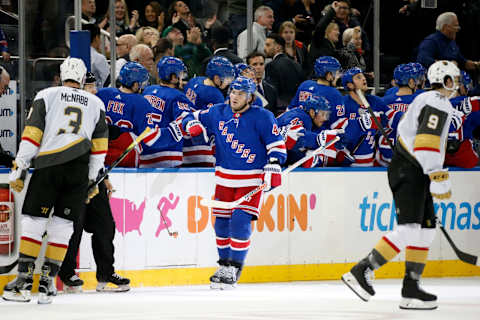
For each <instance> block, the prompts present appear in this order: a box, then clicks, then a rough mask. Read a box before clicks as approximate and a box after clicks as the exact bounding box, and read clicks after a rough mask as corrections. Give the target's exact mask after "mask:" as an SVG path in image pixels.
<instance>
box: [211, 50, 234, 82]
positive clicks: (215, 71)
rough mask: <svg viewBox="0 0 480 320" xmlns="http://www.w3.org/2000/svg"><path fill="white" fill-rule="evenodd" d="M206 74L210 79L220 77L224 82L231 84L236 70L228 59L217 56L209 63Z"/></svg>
mask: <svg viewBox="0 0 480 320" xmlns="http://www.w3.org/2000/svg"><path fill="white" fill-rule="evenodd" d="M205 73H206V75H207V77H209V78H210V79H213V77H215V76H218V77H219V78H220V79H221V80H222V81H225V80H227V82H228V81H230V82H231V81H232V80H233V78H234V77H235V68H234V66H233V64H232V63H231V62H230V60H228V59H227V58H225V57H220V56H216V57H213V58H212V59H211V60H210V61H209V62H208V64H207V69H206V70H205ZM228 79H230V80H228Z"/></svg>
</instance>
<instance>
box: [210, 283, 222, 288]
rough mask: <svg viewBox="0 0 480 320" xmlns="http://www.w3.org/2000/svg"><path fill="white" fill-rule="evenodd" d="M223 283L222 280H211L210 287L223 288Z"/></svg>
mask: <svg viewBox="0 0 480 320" xmlns="http://www.w3.org/2000/svg"><path fill="white" fill-rule="evenodd" d="M222 288H223V283H221V282H210V289H212V290H222Z"/></svg>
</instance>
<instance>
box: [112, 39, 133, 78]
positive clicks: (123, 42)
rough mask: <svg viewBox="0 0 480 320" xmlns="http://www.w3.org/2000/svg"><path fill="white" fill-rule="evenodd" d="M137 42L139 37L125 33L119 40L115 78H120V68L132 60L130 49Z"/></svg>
mask: <svg viewBox="0 0 480 320" xmlns="http://www.w3.org/2000/svg"><path fill="white" fill-rule="evenodd" d="M136 44H137V38H136V37H135V36H134V35H133V34H124V35H123V36H120V38H118V40H117V62H116V64H115V72H116V75H115V78H118V74H119V73H120V69H122V67H123V65H124V64H125V63H127V62H128V61H130V57H129V54H130V50H132V48H133V47H134V46H135V45H136Z"/></svg>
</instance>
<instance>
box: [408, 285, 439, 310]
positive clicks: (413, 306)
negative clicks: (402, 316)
mask: <svg viewBox="0 0 480 320" xmlns="http://www.w3.org/2000/svg"><path fill="white" fill-rule="evenodd" d="M437 307H438V303H437V296H436V295H433V294H430V293H428V292H425V291H424V290H422V289H421V288H420V286H419V280H415V279H411V278H408V277H405V278H404V279H403V288H402V300H400V309H409V310H433V309H437Z"/></svg>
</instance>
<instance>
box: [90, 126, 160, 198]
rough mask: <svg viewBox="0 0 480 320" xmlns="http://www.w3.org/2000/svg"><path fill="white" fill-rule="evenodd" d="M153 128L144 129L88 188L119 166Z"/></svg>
mask: <svg viewBox="0 0 480 320" xmlns="http://www.w3.org/2000/svg"><path fill="white" fill-rule="evenodd" d="M151 130H152V129H151V128H150V127H147V128H145V130H143V132H142V133H140V135H139V136H138V137H137V138H136V139H135V140H134V141H133V142H132V143H130V145H129V146H128V147H127V148H126V149H125V151H123V152H122V154H121V155H120V156H119V157H118V158H117V160H115V161H114V162H113V163H112V165H111V166H110V167H109V168H108V169H107V170H105V171H104V172H103V173H102V174H101V175H99V176H98V177H97V179H96V180H95V181H94V182H93V183H92V184H90V185H89V186H88V189H90V188H92V187H94V186H96V185H97V184H99V183H100V182H102V181H103V180H104V179H105V178H106V177H107V176H108V174H109V173H110V171H112V170H113V168H115V167H116V166H118V165H119V164H120V162H122V160H123V159H124V158H125V157H126V156H127V155H128V153H129V152H130V151H132V150H133V148H135V147H136V146H137V145H138V144H140V142H142V140H143V139H145V137H146V136H147V135H148V134H149V133H150V131H151Z"/></svg>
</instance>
